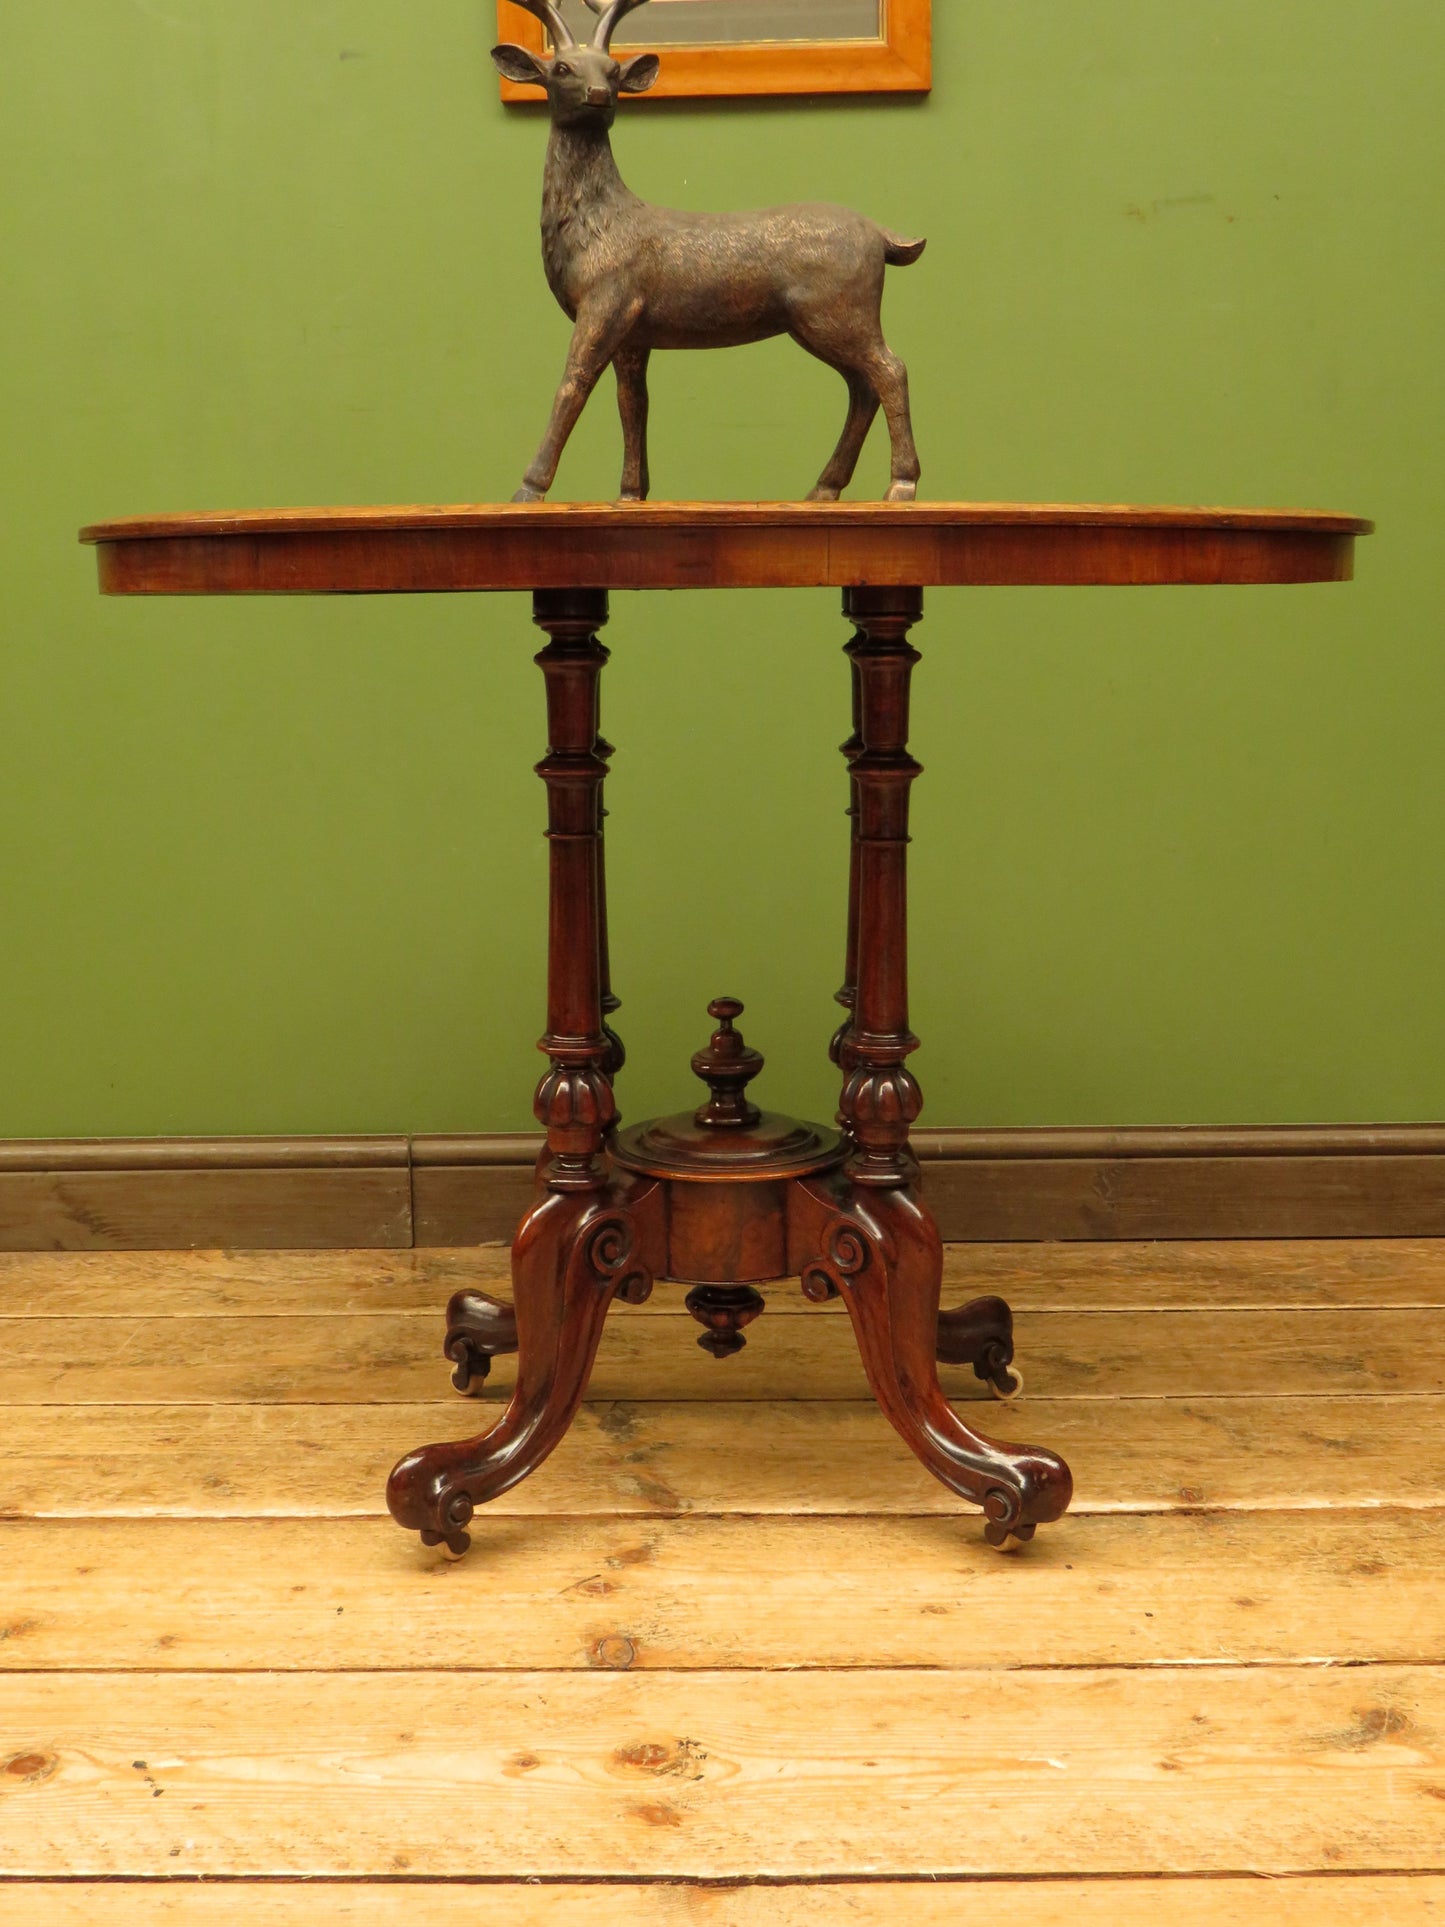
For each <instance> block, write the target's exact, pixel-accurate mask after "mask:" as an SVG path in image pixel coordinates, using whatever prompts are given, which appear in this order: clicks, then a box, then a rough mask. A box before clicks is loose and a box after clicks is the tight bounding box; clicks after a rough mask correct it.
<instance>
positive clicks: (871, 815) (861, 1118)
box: [795, 588, 1073, 1547]
mask: <svg viewBox="0 0 1445 1927" xmlns="http://www.w3.org/2000/svg"><path fill="white" fill-rule="evenodd" d="M844 613H845V615H846V616H847V617H848V618H849V620H850V621H852V623H853V624H854V627H855V630H856V634H855V636H854V639H853V641H852V642H851V643H850V644H849V645H848V656H849V658H850V660H851V662H852V665H853V692H854V694H853V720H854V728H853V735H852V736H851V737H850V739H849V740H848V742H847V743H846V744H845V745H844V752H843V753H844V755H845V756H846V757H847V759H848V765H849V775H850V782H851V788H852V808H851V811H850V816H851V819H852V862H851V871H850V888H849V906H848V966H847V973H846V981H845V984H844V988H843V991H842V992H841V993H840V997H839V1001H840V1002H841V1003H842V1004H843V1005H844V1007H845V1009H847V1011H848V1012H849V1017H848V1021H847V1022H846V1023H845V1025H844V1026H843V1029H842V1030H841V1031H840V1032H839V1033H838V1035H837V1037H836V1038H835V1039H834V1042H833V1058H834V1061H835V1063H836V1064H837V1065H838V1068H839V1070H840V1071H841V1073H842V1076H843V1091H842V1097H841V1099H840V1108H839V1122H840V1123H841V1125H842V1127H843V1131H844V1134H845V1136H846V1138H847V1140H848V1143H849V1147H850V1148H849V1156H848V1159H847V1162H846V1163H845V1164H844V1166H843V1168H842V1170H841V1171H838V1172H832V1173H827V1174H825V1175H821V1176H818V1177H812V1178H807V1179H804V1180H803V1181H802V1182H801V1183H800V1185H799V1186H798V1191H797V1196H796V1200H795V1217H796V1223H797V1228H798V1231H799V1233H800V1235H801V1238H802V1249H803V1250H804V1251H805V1252H807V1253H809V1254H810V1255H809V1256H808V1258H807V1261H806V1262H805V1265H804V1269H803V1289H804V1291H805V1292H806V1293H807V1295H808V1296H809V1297H810V1298H813V1299H823V1298H829V1297H833V1296H835V1295H836V1296H840V1297H842V1299H843V1300H844V1302H845V1303H846V1305H847V1308H848V1313H849V1316H850V1318H851V1319H852V1321H853V1330H854V1333H855V1334H856V1336H857V1339H858V1347H859V1350H860V1352H861V1353H862V1356H863V1363H864V1367H865V1369H866V1371H867V1373H868V1380H869V1383H870V1384H871V1386H872V1388H873V1391H874V1394H875V1395H876V1397H877V1399H878V1402H879V1404H880V1405H881V1406H882V1407H883V1410H884V1412H885V1413H886V1414H887V1416H888V1418H889V1420H890V1421H891V1423H892V1424H893V1425H894V1427H895V1428H896V1430H897V1431H898V1432H899V1433H900V1435H901V1436H902V1437H903V1438H904V1439H905V1440H906V1441H907V1443H908V1445H909V1446H910V1447H911V1448H912V1450H913V1452H914V1453H915V1454H916V1455H917V1457H918V1458H919V1459H920V1460H921V1461H922V1462H923V1464H924V1465H925V1466H926V1467H927V1468H928V1470H929V1471H930V1472H932V1473H933V1474H934V1476H935V1477H936V1478H938V1479H940V1480H941V1481H942V1482H943V1483H944V1484H945V1485H946V1486H948V1487H949V1488H950V1489H951V1490H952V1491H954V1492H957V1493H960V1494H961V1495H962V1496H964V1497H965V1498H969V1499H972V1500H973V1501H974V1502H975V1503H976V1504H978V1505H981V1506H982V1507H983V1509H984V1513H985V1515H986V1518H987V1522H988V1523H987V1526H986V1529H985V1536H986V1537H987V1539H988V1540H989V1543H990V1544H992V1545H995V1546H999V1547H1006V1546H1010V1545H1017V1544H1021V1543H1022V1542H1024V1541H1026V1540H1028V1539H1031V1538H1032V1537H1033V1535H1034V1533H1035V1531H1036V1530H1037V1528H1038V1527H1039V1526H1041V1525H1046V1524H1047V1523H1049V1521H1051V1520H1054V1519H1057V1518H1059V1517H1060V1516H1061V1514H1062V1513H1063V1512H1064V1511H1065V1509H1066V1508H1067V1506H1068V1504H1069V1500H1070V1498H1071V1496H1072V1493H1073V1480H1072V1477H1071V1475H1070V1473H1069V1469H1068V1467H1067V1466H1066V1465H1065V1464H1064V1462H1063V1461H1062V1459H1059V1458H1057V1457H1056V1456H1055V1455H1054V1454H1053V1453H1052V1452H1046V1451H1043V1450H1041V1449H1039V1448H1037V1447H1033V1446H1014V1445H1005V1444H1002V1443H999V1442H998V1441H996V1440H994V1439H989V1438H985V1437H984V1436H982V1435H981V1434H979V1433H976V1432H974V1431H972V1430H970V1428H969V1427H968V1426H966V1425H965V1424H964V1423H963V1421H962V1419H960V1418H959V1417H958V1415H957V1413H956V1412H955V1411H954V1410H953V1408H952V1406H951V1405H950V1404H949V1403H948V1400H947V1398H946V1397H945V1396H944V1393H943V1388H942V1386H941V1385H940V1383H939V1379H938V1361H939V1359H940V1358H944V1359H948V1360H953V1361H957V1362H961V1363H968V1364H971V1365H972V1366H973V1367H974V1370H975V1372H977V1374H978V1376H979V1377H980V1378H983V1379H985V1380H986V1381H987V1382H989V1383H990V1384H992V1385H993V1386H994V1387H995V1389H997V1390H999V1391H1000V1392H1003V1393H1012V1392H1013V1391H1014V1390H1015V1389H1016V1385H1015V1374H1013V1372H1012V1370H1011V1366H1012V1359H1013V1319H1012V1316H1011V1314H1010V1312H1009V1308H1008V1306H1007V1305H1006V1304H1005V1303H1004V1302H1003V1300H1002V1299H979V1300H977V1301H975V1303H973V1304H972V1305H965V1306H964V1307H962V1308H961V1309H960V1310H959V1311H956V1312H950V1313H946V1314H943V1315H942V1316H940V1312H939V1296H940V1290H941V1284H942V1277H943V1246H942V1241H941V1239H940V1237H939V1233H938V1227H937V1225H936V1224H935V1223H934V1221H933V1218H932V1216H931V1214H930V1213H929V1211H928V1210H927V1207H926V1206H925V1205H924V1203H923V1202H922V1199H921V1197H920V1180H919V1171H918V1163H917V1160H916V1159H915V1157H914V1155H913V1151H912V1148H911V1145H910V1142H909V1133H910V1131H911V1130H912V1127H913V1125H914V1123H915V1122H916V1121H917V1119H918V1116H919V1113H920V1111H921V1110H922V1106H923V1094H922V1092H921V1091H920V1089H919V1086H918V1082H917V1080H916V1079H915V1078H914V1076H913V1074H912V1072H911V1071H910V1070H909V1068H908V1061H907V1060H908V1058H909V1057H910V1056H911V1054H912V1053H913V1052H914V1051H915V1050H916V1049H917V1048H918V1039H917V1038H916V1037H915V1036H914V1035H913V1033H912V1031H911V1030H910V1029H909V1026H908V819H909V796H910V792H911V789H912V786H913V783H914V782H915V781H916V779H917V778H918V776H919V775H921V773H922V772H921V770H920V767H919V765H918V764H917V763H916V762H915V761H914V760H913V758H912V756H911V755H910V754H909V751H908V723H909V699H910V687H911V678H912V672H913V666H914V664H915V663H916V662H917V661H918V660H919V656H918V652H917V651H916V650H915V649H914V648H913V647H912V645H911V643H910V642H909V640H908V635H909V631H910V629H911V628H912V627H913V625H914V624H915V623H916V622H917V621H918V619H919V617H920V616H921V615H922V613H923V594H922V591H921V590H919V589H907V588H904V589H871V588H860V589H850V590H848V591H847V593H846V596H845V600H844Z"/></svg>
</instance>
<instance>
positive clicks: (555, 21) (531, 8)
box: [492, 0, 661, 127]
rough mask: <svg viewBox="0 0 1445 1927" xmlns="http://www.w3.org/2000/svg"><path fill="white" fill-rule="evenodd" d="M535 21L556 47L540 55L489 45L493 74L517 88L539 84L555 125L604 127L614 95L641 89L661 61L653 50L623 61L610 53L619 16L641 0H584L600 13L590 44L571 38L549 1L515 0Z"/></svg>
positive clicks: (614, 108)
mask: <svg viewBox="0 0 1445 1927" xmlns="http://www.w3.org/2000/svg"><path fill="white" fill-rule="evenodd" d="M516 4H517V5H518V6H520V7H525V8H526V10H527V12H528V13H530V14H534V15H535V16H536V18H537V19H538V20H540V21H541V22H542V24H543V26H544V27H545V28H546V29H547V31H548V33H549V34H550V35H551V37H552V45H553V46H554V47H555V48H556V50H557V51H556V52H555V53H554V54H553V55H552V57H551V58H550V59H548V58H546V57H545V56H544V57H543V58H541V59H540V60H539V59H538V57H537V56H536V54H533V53H529V52H528V51H527V49H526V48H525V47H516V46H513V45H512V44H511V43H510V42H503V44H502V45H501V46H500V47H493V49H492V64H493V65H494V66H495V67H496V69H497V71H498V73H500V74H503V75H505V76H506V78H507V79H508V80H512V81H516V82H517V83H518V85H520V86H523V87H543V88H545V89H546V92H547V101H548V105H549V106H550V107H551V110H552V119H553V121H554V123H555V124H556V125H557V126H558V127H581V126H587V125H589V124H590V125H594V126H603V127H610V126H611V125H612V122H613V120H614V118H615V117H616V114H617V97H618V95H619V94H645V93H646V92H647V90H648V88H649V87H651V86H652V84H653V82H654V81H655V80H656V79H657V74H658V69H659V67H660V65H661V62H660V61H659V60H658V58H657V55H656V54H637V55H636V56H634V58H633V59H631V60H628V61H622V62H619V61H616V60H614V59H613V58H612V36H613V33H614V32H615V31H616V29H617V27H618V25H619V23H620V22H621V21H622V19H623V18H624V16H625V15H627V14H629V13H631V12H632V11H633V9H634V8H635V7H640V6H642V5H644V4H645V0H610V4H608V3H607V0H587V5H588V6H589V7H590V8H591V9H592V11H593V13H595V14H598V15H599V16H600V18H599V20H598V22H597V31H596V33H595V34H594V35H593V36H592V42H591V45H590V46H586V47H584V46H583V45H582V44H581V43H580V42H579V41H578V40H576V39H575V38H574V37H573V34H572V30H571V29H570V28H569V27H568V25H567V22H566V21H565V20H564V19H563V18H562V12H561V9H560V7H559V6H557V5H556V4H555V0H516Z"/></svg>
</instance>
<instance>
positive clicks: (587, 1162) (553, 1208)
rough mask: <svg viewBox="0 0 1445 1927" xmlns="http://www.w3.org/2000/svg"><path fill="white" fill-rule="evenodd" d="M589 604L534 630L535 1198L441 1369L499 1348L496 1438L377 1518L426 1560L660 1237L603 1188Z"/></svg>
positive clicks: (435, 1463)
mask: <svg viewBox="0 0 1445 1927" xmlns="http://www.w3.org/2000/svg"><path fill="white" fill-rule="evenodd" d="M606 619H607V597H606V595H605V594H604V593H602V592H601V591H592V590H587V591H564V590H556V591H551V590H548V591H541V592H539V593H538V594H537V595H536V596H535V597H534V620H535V621H536V622H537V624H538V626H539V627H540V628H542V629H543V630H545V632H546V633H547V635H548V637H549V638H550V640H549V641H548V644H547V646H546V648H544V649H543V650H542V652H541V654H540V655H539V656H538V657H537V662H538V664H539V666H540V668H541V670H542V673H543V675H544V677H545V678H546V685H547V722H548V736H547V741H548V749H547V754H546V756H545V758H544V759H543V761H542V762H541V763H539V764H538V766H537V773H538V775H539V776H541V778H542V780H543V782H544V783H545V784H546V786H547V804H548V829H547V837H548V848H549V867H550V879H551V890H550V895H551V912H550V926H549V941H548V969H547V1030H546V1034H545V1035H544V1036H543V1038H542V1040H541V1043H540V1045H539V1048H540V1049H541V1050H542V1051H544V1052H545V1053H546V1056H547V1058H548V1060H549V1061H548V1068H547V1070H546V1072H545V1073H544V1075H543V1077H542V1080H541V1082H540V1084H539V1085H538V1087H537V1097H536V1104H535V1107H534V1108H535V1110H536V1115H537V1119H538V1121H539V1123H541V1124H542V1125H543V1127H544V1128H545V1130H546V1133H547V1148H546V1153H545V1156H544V1158H543V1160H542V1163H541V1164H540V1166H539V1171H538V1176H539V1182H540V1186H541V1189H540V1194H539V1196H538V1199H537V1202H536V1203H535V1204H534V1205H533V1207H532V1209H531V1211H529V1212H528V1214H527V1216H526V1218H525V1219H524V1220H523V1223H522V1227H521V1230H520V1231H519V1232H518V1234H517V1239H516V1242H515V1244H514V1246H513V1251H512V1285H513V1301H514V1303H513V1308H512V1321H511V1325H510V1327H509V1325H508V1321H507V1318H506V1313H507V1310H508V1308H507V1307H505V1306H502V1305H500V1304H499V1303H498V1301H497V1300H495V1299H490V1298H484V1297H483V1296H482V1295H481V1294H479V1293H478V1294H472V1293H461V1294H458V1297H457V1298H456V1299H454V1300H453V1302H452V1307H451V1314H450V1319H449V1331H448V1338H447V1350H448V1355H449V1356H450V1357H452V1358H453V1359H455V1360H456V1362H457V1363H458V1367H459V1373H461V1374H463V1375H465V1376H467V1377H470V1376H471V1375H473V1374H475V1373H476V1372H478V1370H479V1369H481V1368H480V1367H479V1365H478V1362H477V1361H479V1360H486V1361H488V1362H489V1361H490V1358H491V1356H492V1355H493V1354H494V1353H496V1352H498V1351H501V1350H504V1349H510V1348H511V1347H510V1344H508V1343H507V1342H506V1341H508V1340H512V1339H514V1341H515V1346H516V1349H517V1351H518V1353H519V1354H520V1356H519V1360H518V1367H517V1384H516V1389H515V1390H514V1391H513V1393H512V1396H511V1399H510V1401H509V1403H508V1405H507V1408H506V1410H505V1411H504V1412H503V1414H502V1416H501V1417H500V1419H499V1420H498V1422H497V1423H496V1425H495V1426H493V1427H492V1429H491V1430H490V1431H489V1432H486V1433H483V1434H482V1435H481V1436H479V1437H477V1438H474V1439H468V1440H466V1441H464V1442H462V1443H460V1444H447V1445H433V1446H426V1447H424V1448H423V1449H422V1450H421V1451H419V1452H413V1453H412V1454H410V1456H409V1457H407V1458H405V1459H403V1460H402V1461H401V1463H400V1464H399V1465H398V1466H397V1467H396V1469H395V1470H394V1471H393V1473H392V1475H391V1480H390V1482H389V1484H388V1487H387V1503H388V1505H389V1506H390V1508H391V1512H392V1515H393V1517H394V1518H395V1519H396V1520H397V1521H398V1523H399V1524H401V1525H403V1526H407V1527H410V1528H411V1529H413V1530H415V1531H419V1532H420V1533H421V1535H422V1538H423V1540H424V1541H425V1542H426V1543H427V1544H428V1545H439V1544H445V1545H446V1546H447V1547H448V1549H449V1550H450V1551H452V1552H454V1553H456V1554H458V1555H459V1554H460V1553H462V1552H464V1551H465V1550H466V1546H467V1543H468V1540H467V1533H466V1526H467V1523H468V1521H469V1520H470V1519H471V1516H472V1513H473V1512H474V1511H475V1509H476V1507H477V1506H478V1505H480V1504H482V1503H484V1502H485V1501H486V1500H488V1499H494V1498H496V1497H497V1496H498V1495H499V1494H500V1493H502V1492H505V1491H508V1490H509V1489H510V1488H511V1487H512V1486H514V1485H516V1484H517V1483H518V1482H519V1481H520V1480H521V1479H524V1478H525V1477H526V1476H527V1474H528V1473H530V1472H532V1471H534V1470H535V1469H536V1467H537V1466H538V1465H540V1464H541V1462H542V1460H543V1459H544V1458H546V1456H547V1454H548V1453H549V1452H550V1451H551V1450H552V1449H553V1447H554V1446H555V1445H556V1444H557V1443H558V1441H559V1440H560V1439H561V1438H562V1437H563V1436H564V1434H565V1433H566V1431H567V1428H568V1426H569V1425H570V1424H571V1422H572V1420H573V1418H574V1416H575V1415H576V1411H577V1407H578V1405H579V1404H580V1402H581V1399H582V1394H583V1392H584V1391H585V1390H586V1386H587V1379H588V1376H589V1374H590V1372H591V1369H592V1361H593V1358H594V1357H595V1355H596V1350H597V1342H598V1339H599V1338H600V1336H601V1332H602V1325H603V1321H604V1319H605V1318H606V1315H607V1311H608V1308H609V1306H610V1305H611V1303H612V1300H613V1298H614V1297H617V1296H619V1295H620V1296H622V1297H625V1298H627V1299H628V1300H629V1301H630V1302H632V1303H640V1302H641V1301H642V1299H644V1298H645V1297H646V1296H647V1295H648V1293H649V1291H650V1290H651V1288H652V1271H653V1253H654V1251H655V1250H656V1248H657V1246H658V1244H659V1241H660V1237H661V1202H662V1201H661V1194H660V1190H659V1187H658V1186H657V1185H656V1184H655V1183H650V1182H643V1183H639V1182H638V1180H636V1179H635V1178H632V1177H629V1176H626V1175H621V1176H618V1177H614V1176H612V1174H611V1173H610V1171H609V1168H608V1162H607V1159H606V1156H605V1149H606V1145H607V1140H608V1137H609V1135H610V1133H611V1131H612V1129H613V1127H614V1125H615V1122H616V1116H617V1111H616V1105H615V1102H614V1100H613V1095H612V1078H611V1072H612V1069H613V1068H614V1065H615V1059H614V1053H613V1044H612V1040H610V1039H609V1036H608V1033H607V1030H606V1028H605V1025H604V1021H603V1020H604V1014H605V1013H604V1008H603V997H604V981H605V979H604V961H603V953H604V944H605V938H604V927H605V926H604V912H603V901H602V895H603V890H602V854H601V849H602V815H603V812H602V786H603V782H604V779H605V777H606V774H607V763H606V759H605V757H604V756H603V755H602V754H601V753H600V744H599V736H598V727H597V724H598V683H599V678H600V676H601V673H602V669H603V666H604V664H605V663H606V661H607V652H606V650H605V649H604V648H603V647H602V645H601V643H600V642H599V641H598V639H597V634H596V632H597V630H598V629H599V628H600V627H601V625H602V624H603V623H604V622H605V621H606Z"/></svg>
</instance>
